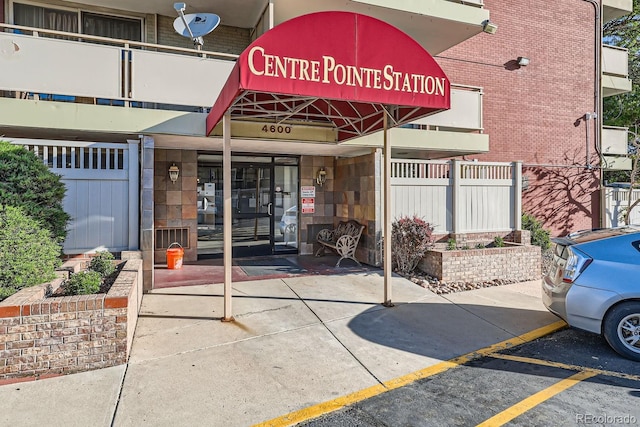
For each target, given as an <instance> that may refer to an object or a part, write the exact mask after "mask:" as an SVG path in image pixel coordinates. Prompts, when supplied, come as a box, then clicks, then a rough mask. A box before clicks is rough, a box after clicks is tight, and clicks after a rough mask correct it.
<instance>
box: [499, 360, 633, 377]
mask: <svg viewBox="0 0 640 427" xmlns="http://www.w3.org/2000/svg"><path fill="white" fill-rule="evenodd" d="M487 356H489V357H493V358H494V359H504V360H511V361H513V362H522V363H529V364H532V365H540V366H549V367H552V368H562V369H568V370H570V371H585V372H593V373H595V374H596V375H604V376H607V377H616V378H622V379H625V380H632V381H640V375H632V374H625V373H622V372H615V371H605V370H604V369H595V368H587V367H584V366H579V365H569V364H567V363H560V362H552V361H550V360H542V359H533V358H531V357H522V356H513V355H510V354H499V353H495V354H489V355H487Z"/></svg>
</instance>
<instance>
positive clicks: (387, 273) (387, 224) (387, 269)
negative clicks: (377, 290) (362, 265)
mask: <svg viewBox="0 0 640 427" xmlns="http://www.w3.org/2000/svg"><path fill="white" fill-rule="evenodd" d="M388 114H389V112H388V111H387V109H386V108H384V112H383V116H384V118H383V120H382V124H383V135H384V155H383V157H384V182H383V185H384V190H383V193H384V196H383V197H384V215H383V216H382V221H383V230H384V239H383V245H382V251H383V270H384V302H383V303H382V305H384V306H385V307H393V303H392V302H391V144H390V143H389V121H388Z"/></svg>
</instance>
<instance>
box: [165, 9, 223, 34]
mask: <svg viewBox="0 0 640 427" xmlns="http://www.w3.org/2000/svg"><path fill="white" fill-rule="evenodd" d="M184 20H185V21H186V24H185V23H184V22H182V16H178V17H177V18H176V19H175V21H173V28H174V29H175V30H176V32H177V33H178V34H180V35H181V36H183V37H190V38H191V37H202V36H204V35H207V34H209V33H210V32H211V31H213V30H215V29H216V27H217V26H218V25H220V17H219V16H218V15H216V14H215V13H189V14H187V15H184ZM189 29H190V30H191V33H189Z"/></svg>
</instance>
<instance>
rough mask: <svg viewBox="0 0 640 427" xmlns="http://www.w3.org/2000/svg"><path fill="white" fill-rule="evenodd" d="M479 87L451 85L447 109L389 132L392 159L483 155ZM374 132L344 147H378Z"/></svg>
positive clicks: (485, 139)
mask: <svg viewBox="0 0 640 427" xmlns="http://www.w3.org/2000/svg"><path fill="white" fill-rule="evenodd" d="M482 95H483V92H482V88H479V87H473V86H462V85H451V109H449V110H447V111H443V112H441V113H437V114H433V115H431V116H427V117H425V118H422V119H420V120H416V121H415V122H413V123H411V124H410V125H407V126H404V127H402V128H394V129H391V131H390V140H391V145H392V155H393V157H394V158H421V159H438V158H445V157H453V156H462V155H470V154H479V153H486V152H488V151H489V136H488V135H487V134H484V133H482V132H483V130H484V129H483V122H482ZM382 138H383V137H382V134H381V133H377V134H373V135H369V136H366V137H364V138H358V139H356V140H354V141H348V142H346V143H344V144H345V145H361V146H368V147H377V148H379V147H382V146H383V139H382Z"/></svg>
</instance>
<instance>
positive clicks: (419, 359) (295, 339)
mask: <svg viewBox="0 0 640 427" xmlns="http://www.w3.org/2000/svg"><path fill="white" fill-rule="evenodd" d="M233 288H234V299H233V311H234V315H235V318H236V321H235V322H233V323H222V322H220V320H219V319H220V317H221V316H222V310H223V308H222V284H216V285H202V286H190V287H180V288H167V289H160V290H157V291H154V292H153V293H150V294H147V295H145V296H144V298H143V302H142V311H141V314H140V318H139V321H138V327H137V329H136V334H135V339H134V345H133V350H132V355H131V358H130V360H129V363H128V365H127V366H119V367H114V368H108V369H103V370H98V371H93V372H87V373H81V374H74V375H68V376H64V377H58V378H51V379H46V380H40V381H34V382H25V383H15V384H10V385H4V386H0V424H2V425H12V426H31V425H52V426H58V425H60V426H110V425H114V426H138V425H141V424H146V425H151V426H187V425H188V426H195V425H207V426H249V425H253V424H256V423H260V422H264V421H267V420H270V419H273V418H276V417H279V416H282V415H284V414H287V413H290V412H293V411H297V410H300V409H303V408H306V407H309V406H312V405H316V404H318V403H321V402H325V401H329V400H332V399H336V398H338V397H341V396H345V395H347V394H350V393H353V392H356V391H358V390H362V389H365V388H368V387H371V386H375V385H380V384H381V383H384V382H385V381H389V380H392V379H394V378H398V377H401V376H405V375H407V374H410V373H412V372H415V371H418V370H421V369H424V368H427V367H429V366H432V365H435V364H437V363H440V362H441V361H445V360H449V359H452V358H454V357H457V356H460V355H463V354H466V353H469V352H472V351H475V350H478V349H481V348H484V347H487V346H490V345H492V344H495V343H498V342H501V341H504V340H507V339H512V338H514V337H517V336H519V335H522V334H524V333H527V332H529V331H532V330H534V329H537V328H540V327H544V326H547V325H549V324H552V323H555V322H557V320H558V319H557V318H556V317H555V316H553V315H551V314H550V313H548V312H547V310H546V309H545V308H544V306H543V305H542V303H541V302H540V298H539V293H540V283H539V281H535V282H527V283H520V284H515V285H505V286H500V287H493V288H485V289H479V290H474V291H467V292H463V293H458V294H450V295H446V296H437V295H435V294H433V293H431V292H429V291H427V290H426V289H423V288H421V287H419V286H417V285H415V284H413V283H411V282H409V281H408V280H405V279H403V278H400V277H394V278H393V301H394V302H395V304H396V306H395V307H392V308H385V307H383V306H381V305H380V301H381V300H382V297H383V277H382V276H381V275H380V274H378V273H358V274H348V275H333V276H305V277H291V278H284V279H271V280H261V281H248V282H241V283H234V285H233Z"/></svg>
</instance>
